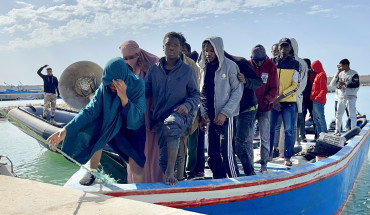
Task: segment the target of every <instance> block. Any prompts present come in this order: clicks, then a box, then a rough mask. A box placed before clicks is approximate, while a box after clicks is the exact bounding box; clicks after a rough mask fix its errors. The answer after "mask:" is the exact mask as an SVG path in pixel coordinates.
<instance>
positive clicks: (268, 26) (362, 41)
mask: <svg viewBox="0 0 370 215" xmlns="http://www.w3.org/2000/svg"><path fill="white" fill-rule="evenodd" d="M0 6H1V7H0V62H1V69H0V77H1V78H0V85H4V82H5V83H7V84H13V85H17V84H18V83H19V82H21V83H23V84H42V80H41V79H40V78H39V77H38V76H37V74H36V71H37V70H38V68H40V67H41V66H43V65H45V64H48V65H50V67H52V68H53V70H54V74H55V75H56V76H57V77H58V78H59V77H60V75H61V73H62V72H63V71H64V69H65V68H67V67H68V66H69V65H70V64H72V63H74V62H76V61H80V60H89V61H93V62H95V63H97V64H99V65H100V66H101V67H104V65H105V63H106V62H107V61H108V60H110V59H111V58H113V57H116V56H120V51H119V49H118V47H119V45H120V44H121V43H122V42H123V41H125V40H130V39H132V40H135V41H137V42H138V44H139V45H140V47H141V48H143V49H145V50H147V51H149V52H152V53H153V54H156V55H158V56H162V55H163V50H162V41H163V36H164V35H165V34H166V33H167V32H169V31H177V32H182V33H183V34H184V35H185V37H186V39H187V41H188V42H189V43H190V45H191V46H192V49H193V50H196V51H198V52H199V51H200V48H201V43H202V41H203V40H204V39H205V38H207V37H208V36H213V35H215V36H221V37H222V38H223V39H224V46H225V50H226V51H228V52H229V53H231V54H233V55H238V56H243V57H245V58H249V57H250V50H251V49H252V48H253V46H255V45H257V44H262V45H263V46H265V48H266V50H267V51H268V55H270V50H271V46H272V44H274V43H276V42H278V41H279V39H280V38H282V37H294V38H295V39H296V40H297V41H298V44H299V56H300V57H302V58H310V59H311V60H312V61H313V60H317V59H318V60H320V61H321V62H322V63H323V66H324V69H325V70H326V72H327V74H328V75H329V76H332V75H334V74H335V72H336V65H337V63H338V62H339V61H340V60H341V59H343V58H348V59H349V60H350V61H351V68H352V69H354V70H356V71H358V72H359V73H360V74H361V75H368V74H370V72H369V71H370V69H369V66H368V65H367V64H368V63H366V62H369V57H368V56H367V55H366V53H367V51H369V50H370V42H369V38H370V24H369V20H370V15H369V12H368V11H370V10H369V9H370V2H369V1H368V0H352V1H344V0H53V1H45V0H32V1H30V0H24V1H10V0H2V1H1V3H0Z"/></svg>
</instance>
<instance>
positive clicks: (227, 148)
mask: <svg viewBox="0 0 370 215" xmlns="http://www.w3.org/2000/svg"><path fill="white" fill-rule="evenodd" d="M199 65H200V67H201V69H202V71H203V72H202V73H203V74H204V78H203V79H202V80H204V82H203V83H202V84H201V89H202V95H201V101H202V106H201V115H202V121H201V125H200V127H201V129H202V130H205V129H206V127H207V124H208V123H209V129H208V141H209V144H208V165H209V167H210V168H211V170H212V173H213V178H215V179H216V178H225V177H226V174H227V175H228V176H229V177H236V176H237V170H236V168H237V167H235V163H234V158H235V155H234V152H233V147H232V138H233V137H232V136H233V117H234V116H237V115H238V114H239V103H240V100H241V98H242V95H243V86H242V83H241V82H239V80H238V77H237V74H238V73H239V68H238V66H237V64H236V63H234V62H233V61H231V60H230V59H227V58H226V57H225V56H224V46H223V41H222V38H220V37H209V38H207V39H205V40H204V41H203V43H202V53H201V56H200V61H199Z"/></svg>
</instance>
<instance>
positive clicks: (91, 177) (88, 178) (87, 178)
mask: <svg viewBox="0 0 370 215" xmlns="http://www.w3.org/2000/svg"><path fill="white" fill-rule="evenodd" d="M94 181H95V176H94V175H93V174H91V172H88V173H86V175H85V176H84V177H83V178H81V180H80V184H81V185H84V186H90V185H91V184H92V183H94Z"/></svg>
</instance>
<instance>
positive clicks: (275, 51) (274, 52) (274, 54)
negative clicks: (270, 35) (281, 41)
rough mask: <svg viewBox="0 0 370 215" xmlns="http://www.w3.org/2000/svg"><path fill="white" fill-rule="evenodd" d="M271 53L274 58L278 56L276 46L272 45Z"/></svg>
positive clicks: (277, 47)
mask: <svg viewBox="0 0 370 215" xmlns="http://www.w3.org/2000/svg"><path fill="white" fill-rule="evenodd" d="M271 53H272V56H274V57H276V56H278V55H279V46H278V45H274V46H273V47H272V50H271Z"/></svg>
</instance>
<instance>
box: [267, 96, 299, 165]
mask: <svg viewBox="0 0 370 215" xmlns="http://www.w3.org/2000/svg"><path fill="white" fill-rule="evenodd" d="M280 105H281V111H277V110H275V109H272V110H271V121H270V148H272V147H273V145H274V138H275V127H276V126H277V122H278V118H279V116H280V115H281V116H282V118H283V123H284V133H285V140H284V157H285V159H287V160H289V159H290V158H291V157H292V156H293V147H294V141H295V140H294V134H293V130H294V124H295V118H296V115H297V114H296V112H297V103H295V102H280ZM270 151H272V150H270Z"/></svg>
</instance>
